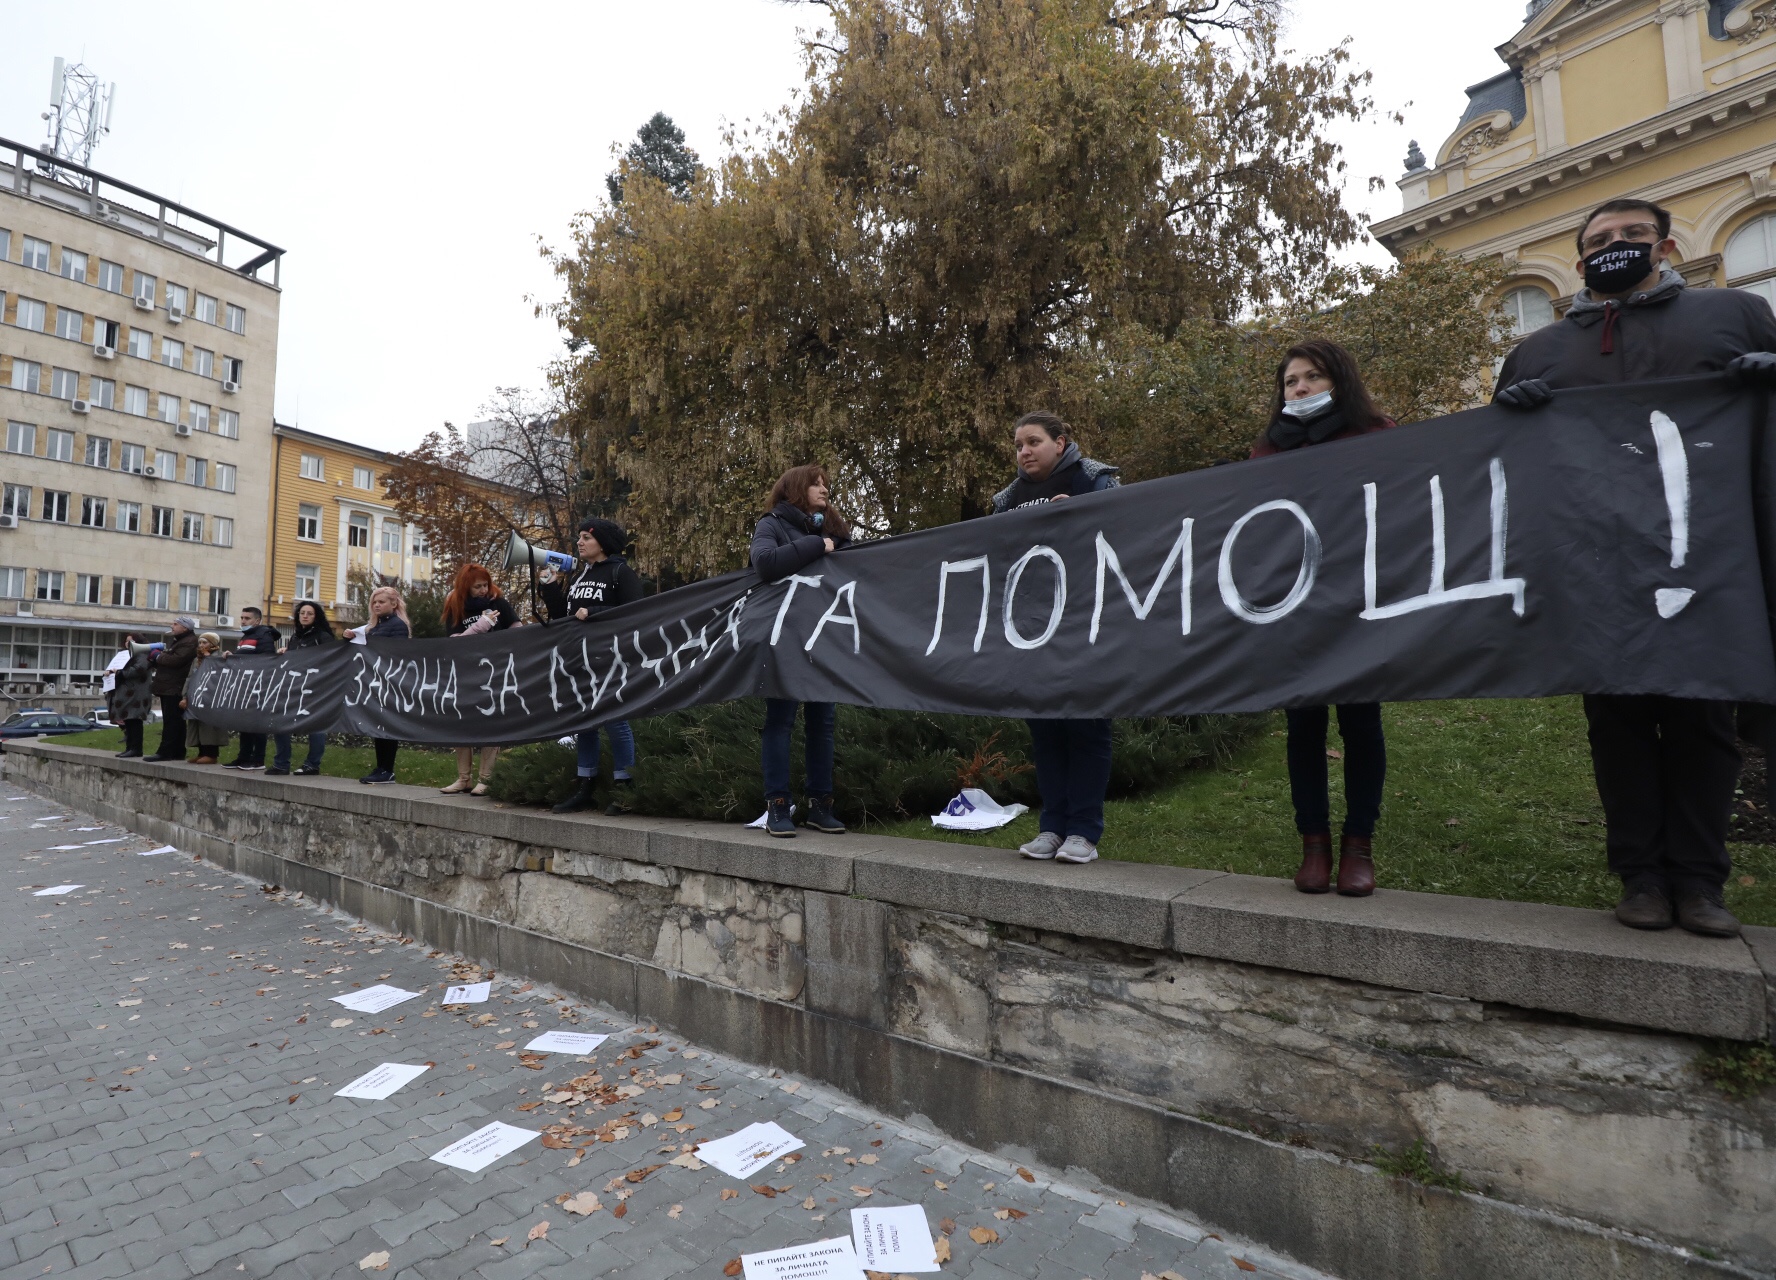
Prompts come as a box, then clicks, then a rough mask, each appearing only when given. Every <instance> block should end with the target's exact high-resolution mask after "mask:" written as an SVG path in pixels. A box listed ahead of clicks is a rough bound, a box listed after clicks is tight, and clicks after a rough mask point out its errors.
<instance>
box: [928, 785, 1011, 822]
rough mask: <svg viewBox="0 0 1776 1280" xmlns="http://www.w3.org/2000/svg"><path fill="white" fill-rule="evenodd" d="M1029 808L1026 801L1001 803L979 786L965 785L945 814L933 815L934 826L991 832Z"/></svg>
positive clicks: (945, 809) (948, 805)
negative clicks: (1024, 802) (1009, 803)
mask: <svg viewBox="0 0 1776 1280" xmlns="http://www.w3.org/2000/svg"><path fill="white" fill-rule="evenodd" d="M1029 811H1030V806H1029V805H1027V804H1012V805H1004V804H1000V803H999V802H998V801H997V800H995V799H993V797H992V796H990V795H988V794H987V793H986V792H985V791H982V790H981V789H980V788H979V787H963V788H962V790H960V791H958V792H957V793H956V798H955V799H954V800H951V801H950V802H949V803H948V804H946V805H945V806H944V811H943V812H942V813H934V814H932V815H931V825H932V826H934V827H940V828H942V829H943V830H945V831H991V830H992V829H993V828H994V827H1003V826H1004V825H1005V824H1006V823H1008V822H1010V821H1011V820H1012V819H1013V818H1015V817H1017V816H1018V814H1020V813H1028V812H1029Z"/></svg>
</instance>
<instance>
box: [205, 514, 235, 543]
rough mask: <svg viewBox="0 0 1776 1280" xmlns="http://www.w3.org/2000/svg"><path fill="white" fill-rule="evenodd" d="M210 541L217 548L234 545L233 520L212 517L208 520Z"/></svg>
mask: <svg viewBox="0 0 1776 1280" xmlns="http://www.w3.org/2000/svg"><path fill="white" fill-rule="evenodd" d="M210 541H211V542H213V543H215V544H216V545H217V546H218V547H232V546H233V545H234V520H233V519H232V518H231V517H229V516H214V517H212V518H211V520H210Z"/></svg>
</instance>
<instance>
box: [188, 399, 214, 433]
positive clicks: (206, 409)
mask: <svg viewBox="0 0 1776 1280" xmlns="http://www.w3.org/2000/svg"><path fill="white" fill-rule="evenodd" d="M191 429H192V430H193V431H208V430H209V429H210V406H209V405H207V404H199V403H198V402H197V401H195V400H193V401H192V402H191Z"/></svg>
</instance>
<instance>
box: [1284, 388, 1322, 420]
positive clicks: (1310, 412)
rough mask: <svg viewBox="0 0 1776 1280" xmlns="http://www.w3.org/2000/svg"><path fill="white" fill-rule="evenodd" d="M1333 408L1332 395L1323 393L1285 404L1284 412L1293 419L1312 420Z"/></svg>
mask: <svg viewBox="0 0 1776 1280" xmlns="http://www.w3.org/2000/svg"><path fill="white" fill-rule="evenodd" d="M1331 407H1332V393H1331V392H1330V391H1322V392H1320V393H1319V394H1318V395H1312V396H1303V397H1301V399H1299V400H1287V401H1284V402H1283V412H1284V413H1286V414H1288V415H1289V416H1290V417H1291V418H1312V417H1314V416H1315V415H1317V414H1318V413H1319V412H1320V411H1321V410H1323V409H1329V408H1331Z"/></svg>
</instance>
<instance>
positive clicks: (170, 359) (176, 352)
mask: <svg viewBox="0 0 1776 1280" xmlns="http://www.w3.org/2000/svg"><path fill="white" fill-rule="evenodd" d="M160 362H161V363H162V364H164V365H165V366H166V367H167V368H169V369H183V368H184V367H185V344H184V343H183V342H179V341H176V340H175V339H172V338H162V339H161V340H160Z"/></svg>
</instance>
